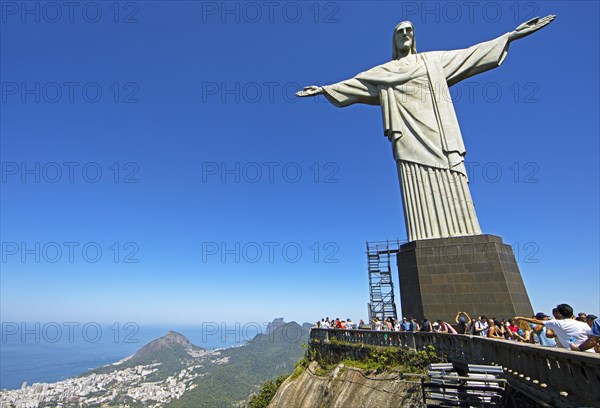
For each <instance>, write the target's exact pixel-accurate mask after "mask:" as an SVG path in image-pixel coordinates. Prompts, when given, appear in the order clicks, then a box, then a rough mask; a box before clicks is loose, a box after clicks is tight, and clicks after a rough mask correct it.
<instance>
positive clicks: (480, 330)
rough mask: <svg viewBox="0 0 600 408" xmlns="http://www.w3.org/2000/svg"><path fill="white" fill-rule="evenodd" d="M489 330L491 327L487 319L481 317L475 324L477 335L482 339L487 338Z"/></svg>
mask: <svg viewBox="0 0 600 408" xmlns="http://www.w3.org/2000/svg"><path fill="white" fill-rule="evenodd" d="M488 330H489V325H488V322H487V317H485V316H479V317H478V318H477V321H476V322H475V334H478V335H480V336H482V337H487V335H488Z"/></svg>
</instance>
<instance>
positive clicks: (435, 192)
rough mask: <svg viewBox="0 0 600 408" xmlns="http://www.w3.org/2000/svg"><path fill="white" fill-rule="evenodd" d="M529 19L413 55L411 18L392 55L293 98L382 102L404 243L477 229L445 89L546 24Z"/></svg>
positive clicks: (399, 30) (495, 61) (493, 63)
mask: <svg viewBox="0 0 600 408" xmlns="http://www.w3.org/2000/svg"><path fill="white" fill-rule="evenodd" d="M554 18H555V16H553V15H550V16H547V17H544V18H541V19H540V18H534V19H532V20H530V21H528V22H526V23H523V24H521V25H520V26H519V27H517V28H516V29H515V31H512V32H510V33H506V34H504V35H502V36H501V37H498V38H496V39H495V40H491V41H487V42H483V43H481V44H477V45H474V46H472V47H470V48H466V49H462V50H454V51H432V52H423V53H417V48H416V45H415V37H414V27H413V24H412V23H411V22H409V21H404V22H401V23H400V24H398V25H397V26H396V27H395V29H394V34H393V40H392V43H393V47H392V60H391V61H389V62H387V63H385V64H383V65H379V66H376V67H374V68H372V69H370V70H368V71H365V72H362V73H360V74H358V75H356V76H355V77H354V78H352V79H349V80H347V81H342V82H339V83H337V84H333V85H327V86H309V87H306V88H304V90H303V91H300V92H298V93H297V94H296V95H298V96H315V95H320V94H323V95H325V97H326V98H327V99H328V100H329V101H330V102H331V103H332V104H334V105H335V106H337V107H344V106H349V105H352V104H355V103H364V104H369V105H380V106H381V111H382V113H383V128H384V134H385V136H387V138H388V139H389V141H390V142H391V144H392V150H393V153H394V159H395V160H396V163H397V166H398V175H399V178H400V190H401V192H402V203H403V206H404V219H405V222H406V232H407V235H408V240H409V241H414V240H419V239H429V238H443V237H456V236H464V235H478V234H481V228H480V227H479V221H478V220H477V215H476V214H475V208H474V206H473V201H472V199H471V193H470V192H469V187H468V179H467V174H466V171H465V166H464V161H465V154H466V151H465V146H464V144H463V139H462V136H461V134H460V128H459V126H458V121H457V119H456V114H455V113H454V106H453V105H452V100H451V98H450V93H449V90H448V87H450V86H452V85H454V84H456V83H458V82H460V81H462V80H463V79H466V78H469V77H471V76H473V75H476V74H479V73H481V72H484V71H487V70H490V69H492V68H496V67H498V66H499V65H500V64H501V63H502V61H503V60H504V57H505V56H506V54H507V52H508V46H509V44H510V42H511V41H514V40H516V39H519V38H522V37H525V36H527V35H529V34H532V33H533V32H535V31H537V30H539V29H540V28H542V27H544V26H546V25H548V24H549V23H550V22H552V20H554Z"/></svg>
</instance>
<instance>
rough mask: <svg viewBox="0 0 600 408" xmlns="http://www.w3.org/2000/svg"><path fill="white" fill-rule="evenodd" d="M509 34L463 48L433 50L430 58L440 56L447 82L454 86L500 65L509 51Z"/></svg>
mask: <svg viewBox="0 0 600 408" xmlns="http://www.w3.org/2000/svg"><path fill="white" fill-rule="evenodd" d="M509 35H510V34H509V33H507V34H504V35H502V36H500V37H498V38H495V39H493V40H491V41H486V42H482V43H479V44H475V45H473V46H472V47H469V48H465V49H461V50H452V51H433V52H430V53H428V54H429V55H430V58H431V57H434V58H436V57H437V58H439V60H440V65H441V66H442V69H443V72H444V76H445V77H446V82H447V84H448V86H452V85H454V84H456V83H458V82H460V81H462V80H464V79H467V78H470V77H472V76H473V75H477V74H480V73H482V72H485V71H488V70H490V69H493V68H496V67H498V66H500V64H502V62H503V61H504V58H505V57H506V54H507V53H508V44H509V43H508V37H509Z"/></svg>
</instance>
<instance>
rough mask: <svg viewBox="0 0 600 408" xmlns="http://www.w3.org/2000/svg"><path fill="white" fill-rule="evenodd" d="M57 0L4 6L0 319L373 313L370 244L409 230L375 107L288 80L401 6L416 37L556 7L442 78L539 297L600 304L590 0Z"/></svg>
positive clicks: (312, 78) (377, 53)
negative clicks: (541, 21) (313, 93)
mask: <svg viewBox="0 0 600 408" xmlns="http://www.w3.org/2000/svg"><path fill="white" fill-rule="evenodd" d="M574 3H576V4H574ZM23 4H25V6H23ZM48 4H50V3H45V2H27V3H21V2H2V10H1V11H2V15H1V18H2V28H1V40H0V45H1V51H0V52H1V54H0V57H1V62H0V72H1V81H2V95H1V96H2V101H1V105H0V106H1V110H2V111H1V116H0V119H1V124H0V126H1V128H0V129H1V136H2V137H1V160H2V184H1V188H2V195H1V201H0V202H1V206H2V207H1V209H2V211H1V224H2V225H1V230H0V232H1V235H2V237H1V241H2V263H1V264H0V266H1V268H2V272H1V275H0V282H1V300H0V305H1V319H2V321H43V322H45V321H56V322H68V321H79V322H90V321H98V322H137V323H139V324H165V325H169V324H174V325H175V324H177V325H181V324H189V325H198V324H199V323H200V322H206V321H217V322H219V321H225V322H233V321H242V322H246V321H268V320H271V319H272V318H273V317H276V316H285V317H286V319H287V320H297V321H314V320H316V319H317V318H320V317H323V316H326V315H327V316H331V317H338V316H339V317H352V318H354V319H360V318H365V317H366V303H367V301H368V285H367V283H368V280H367V272H366V257H365V255H364V252H365V241H367V240H385V239H404V238H405V237H406V233H405V230H404V221H403V216H402V208H401V200H400V191H399V186H398V179H397V174H396V168H395V163H394V161H393V159H392V154H391V149H390V146H389V143H388V142H387V140H386V139H385V138H384V137H382V125H381V114H380V111H379V109H378V108H377V107H372V106H358V105H357V106H352V107H349V108H345V109H338V108H335V107H333V106H331V105H330V104H329V103H328V102H327V101H325V100H324V99H323V98H318V99H302V100H298V99H296V98H294V97H293V93H294V92H295V91H296V90H297V89H298V88H299V87H302V86H305V85H310V84H328V83H334V82H337V81H340V80H343V79H347V78H349V77H352V76H353V75H355V74H356V73H358V72H361V71H364V70H365V69H368V68H370V67H372V66H375V65H378V64H381V63H383V62H386V61H387V60H389V59H390V57H391V32H392V29H393V27H394V26H395V24H396V23H398V22H399V21H402V20H407V19H409V20H412V21H413V22H414V24H415V34H416V39H417V47H418V50H419V51H429V50H440V49H456V48H464V47H467V46H469V45H472V44H475V43H477V42H481V41H484V40H488V39H492V38H494V37H496V36H499V35H501V34H503V33H505V32H508V31H510V30H512V29H514V28H515V27H516V26H517V25H519V24H520V23H521V22H523V21H525V20H527V19H529V18H531V17H533V16H536V15H540V16H544V15H547V14H556V15H557V16H558V17H557V19H556V20H555V22H554V23H552V24H551V25H550V26H549V27H547V28H546V29H544V30H542V31H540V32H538V33H536V34H534V35H532V36H530V37H527V38H525V39H523V40H520V41H518V42H516V43H513V44H512V45H511V47H510V51H509V54H508V57H507V58H506V60H505V62H504V64H503V65H502V66H501V67H500V68H498V69H496V70H493V71H490V72H487V73H484V74H482V75H479V76H477V77H473V78H471V79H469V80H467V82H466V83H462V84H459V85H457V86H456V87H455V88H456V89H453V91H452V92H453V96H454V99H455V108H456V111H457V115H458V118H459V122H460V125H461V129H462V132H463V137H464V139H465V144H466V147H467V152H468V153H467V167H468V168H469V169H470V171H471V173H470V178H471V192H472V195H473V198H474V202H475V207H476V210H477V213H478V216H479V219H480V223H481V226H482V229H483V231H484V232H485V233H490V234H495V235H499V236H501V237H503V239H504V241H505V242H506V243H509V244H511V245H514V249H515V253H516V255H517V258H518V261H519V266H520V269H521V273H522V275H523V279H524V281H525V284H526V286H527V289H528V292H529V295H530V298H531V301H532V303H533V307H534V309H535V310H536V311H537V310H543V311H545V312H549V311H550V309H551V308H552V307H554V306H555V305H556V304H557V303H563V302H565V303H570V304H572V305H573V306H574V308H575V309H576V311H586V312H588V313H594V314H598V312H599V310H600V299H599V292H600V290H599V289H600V277H599V258H598V247H599V232H598V231H599V228H598V227H599V218H598V215H599V180H598V175H599V168H598V158H599V145H598V136H599V119H598V112H599V97H598V95H599V77H598V72H599V68H600V67H599V56H598V49H599V44H598V41H599V38H600V35H599V32H598V30H599V24H598V16H599V6H598V3H597V2H592V1H583V2H552V1H550V2H477V4H476V5H473V2H471V3H469V2H467V3H462V2H431V3H424V2H420V1H419V2H395V1H394V2H392V1H389V2H376V1H375V2H359V1H356V2H354V1H352V2H319V3H316V2H280V3H278V5H275V6H273V5H272V3H269V2H250V3H243V2H229V3H222V2H200V1H169V2H166V1H165V2H163V1H140V2H120V3H118V4H117V6H115V3H113V2H81V4H80V5H79V6H77V8H74V9H69V8H68V7H67V6H65V5H63V4H62V3H60V2H58V3H53V4H54V6H48ZM57 4H58V7H57V6H56V5H57ZM469 4H470V5H469ZM23 7H25V8H23Z"/></svg>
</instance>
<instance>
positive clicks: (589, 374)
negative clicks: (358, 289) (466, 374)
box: [310, 328, 600, 407]
mask: <svg viewBox="0 0 600 408" xmlns="http://www.w3.org/2000/svg"><path fill="white" fill-rule="evenodd" d="M360 345H369V346H378V347H405V348H409V349H412V350H416V351H418V350H424V349H426V348H427V347H428V346H433V347H435V351H436V352H437V353H439V354H440V355H443V356H445V357H446V358H447V359H448V361H450V362H452V363H453V364H454V365H455V366H457V367H461V366H462V367H465V368H466V367H467V365H468V364H487V365H495V366H499V367H502V370H503V372H504V378H505V379H506V381H507V383H508V384H509V386H510V387H512V388H513V389H514V390H516V391H518V392H520V393H522V394H524V395H526V396H527V397H529V398H531V399H532V400H534V401H536V402H537V403H538V404H540V406H549V407H600V354H597V353H586V352H576V351H570V350H565V349H558V348H551V347H542V346H538V345H534V344H524V343H517V342H514V341H508V340H496V339H490V338H487V337H481V336H470V335H461V334H448V333H432V332H396V331H385V330H382V331H375V330H341V329H317V328H313V329H311V331H310V347H311V348H313V349H316V350H318V351H319V352H321V353H322V354H325V355H330V356H332V357H335V358H337V359H339V360H343V359H344V358H353V359H360V357H361V350H360V349H361V347H360Z"/></svg>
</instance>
